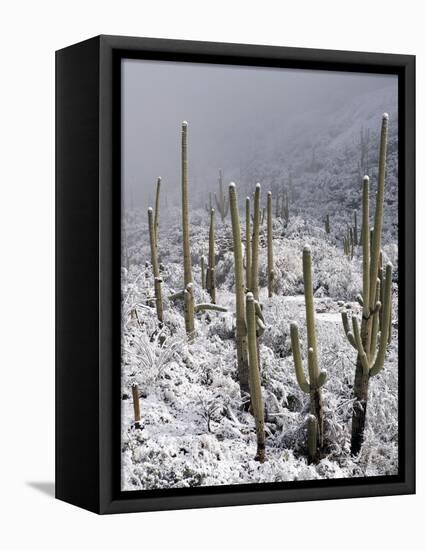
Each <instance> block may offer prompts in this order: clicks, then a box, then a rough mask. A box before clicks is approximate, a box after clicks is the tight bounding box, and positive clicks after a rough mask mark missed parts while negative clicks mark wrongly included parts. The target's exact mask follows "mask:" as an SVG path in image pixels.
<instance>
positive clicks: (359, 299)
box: [356, 294, 364, 307]
mask: <svg viewBox="0 0 425 550" xmlns="http://www.w3.org/2000/svg"><path fill="white" fill-rule="evenodd" d="M356 300H357V302H358V304H359V305H361V306H362V307H363V306H364V302H363V296H362V295H361V294H357V296H356Z"/></svg>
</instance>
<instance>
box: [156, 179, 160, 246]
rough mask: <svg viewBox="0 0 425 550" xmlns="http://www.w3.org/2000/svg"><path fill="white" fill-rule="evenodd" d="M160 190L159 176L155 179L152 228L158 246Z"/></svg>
mask: <svg viewBox="0 0 425 550" xmlns="http://www.w3.org/2000/svg"><path fill="white" fill-rule="evenodd" d="M160 192H161V178H160V177H159V178H158V179H157V181H156V196H155V216H154V228H155V244H156V247H157V248H158V229H159V196H160Z"/></svg>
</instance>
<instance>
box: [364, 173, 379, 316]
mask: <svg viewBox="0 0 425 550" xmlns="http://www.w3.org/2000/svg"><path fill="white" fill-rule="evenodd" d="M369 240H370V230H369V176H365V177H364V178H363V210H362V243H363V294H362V297H363V315H364V317H366V319H367V318H368V317H369V307H370V302H369V294H370V255H369V249H370V242H369ZM375 279H376V277H375ZM372 280H373V279H372Z"/></svg>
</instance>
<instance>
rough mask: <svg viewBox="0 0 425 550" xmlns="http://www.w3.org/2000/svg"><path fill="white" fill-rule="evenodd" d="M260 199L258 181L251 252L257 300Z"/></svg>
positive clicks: (253, 284) (252, 285) (253, 283)
mask: <svg viewBox="0 0 425 550" xmlns="http://www.w3.org/2000/svg"><path fill="white" fill-rule="evenodd" d="M260 200H261V185H260V184H259V183H257V185H256V186H255V195H254V222H253V225H254V227H253V232H252V253H251V280H250V283H251V287H250V290H251V291H252V293H253V294H254V298H255V300H256V301H257V302H258V299H259V288H258V246H259V242H260V216H261V214H260Z"/></svg>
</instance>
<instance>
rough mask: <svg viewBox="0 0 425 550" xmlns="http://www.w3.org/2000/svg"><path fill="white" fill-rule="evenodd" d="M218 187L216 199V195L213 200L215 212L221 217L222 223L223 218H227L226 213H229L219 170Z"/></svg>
mask: <svg viewBox="0 0 425 550" xmlns="http://www.w3.org/2000/svg"><path fill="white" fill-rule="evenodd" d="M218 185H219V191H218V197H217V195H216V194H214V198H215V204H216V206H217V210H218V212H219V214H220V216H221V221H224V219H225V217H226V216H227V213H228V212H229V201H228V199H227V197H226V194H225V192H224V190H223V174H222V172H221V170H220V171H219V176H218Z"/></svg>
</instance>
